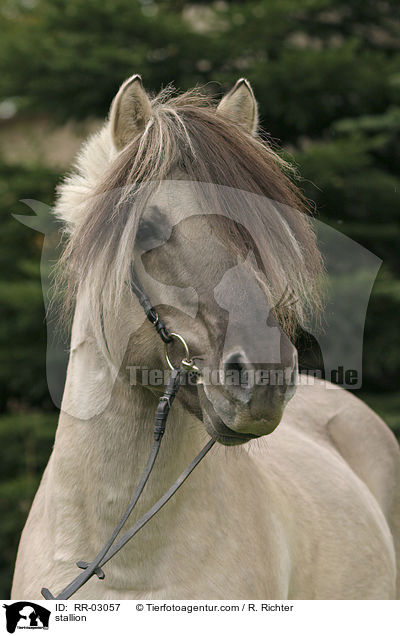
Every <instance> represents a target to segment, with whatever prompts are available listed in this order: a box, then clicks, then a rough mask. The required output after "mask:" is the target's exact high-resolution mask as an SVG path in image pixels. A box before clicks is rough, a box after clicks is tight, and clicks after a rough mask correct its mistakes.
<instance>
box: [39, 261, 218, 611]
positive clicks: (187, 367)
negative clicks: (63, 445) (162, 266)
mask: <svg viewBox="0 0 400 636" xmlns="http://www.w3.org/2000/svg"><path fill="white" fill-rule="evenodd" d="M131 274H132V276H131V289H132V291H133V292H134V294H135V295H136V296H137V298H138V300H139V303H140V304H141V306H142V307H143V310H144V312H145V314H146V316H147V318H148V320H149V321H150V322H151V324H152V325H153V326H154V328H155V329H156V331H157V333H158V334H159V336H160V338H161V339H162V341H163V342H164V353H165V360H166V362H167V364H168V367H169V368H170V369H171V375H170V378H169V381H168V384H167V387H166V389H165V391H164V393H163V395H162V396H161V397H160V399H159V402H158V406H157V410H156V413H155V418H154V428H153V436H154V442H153V446H152V449H151V451H150V454H149V457H148V459H147V462H146V466H145V468H144V470H143V473H142V476H141V478H140V480H139V483H138V485H137V487H136V490H135V492H134V494H133V495H132V498H131V500H130V502H129V504H128V507H127V508H126V510H125V512H124V514H123V515H122V517H121V519H120V521H119V522H118V524H117V525H116V527H115V528H114V530H113V532H112V534H111V536H110V538H109V539H108V541H107V542H106V543H105V545H104V546H103V548H102V549H101V550H100V552H98V554H97V555H96V556H95V557H94V559H93V561H91V562H87V561H78V562H77V564H76V565H77V566H78V568H80V569H82V570H83V572H81V573H80V574H78V576H76V577H75V578H74V580H73V581H71V583H69V584H68V585H67V586H66V587H65V588H64V589H63V590H62V591H61V592H60V593H59V594H58V596H54V595H53V594H52V593H51V592H50V590H48V589H47V588H46V587H43V588H42V590H41V593H42V596H43V597H44V598H45V599H48V600H50V599H56V600H58V599H60V600H66V599H69V598H70V597H71V596H72V595H73V594H75V592H77V591H78V590H79V589H80V588H81V587H82V586H83V585H85V583H87V581H89V579H91V578H92V576H94V575H96V576H97V577H98V578H99V579H104V577H105V574H104V572H103V570H102V567H103V565H105V564H106V563H107V562H108V561H110V559H112V558H113V556H115V555H116V554H117V552H119V551H120V550H121V549H122V548H123V547H124V546H125V545H126V544H127V543H128V541H130V540H131V539H132V538H133V537H134V536H135V535H136V534H137V533H138V532H139V530H141V529H142V528H143V526H145V525H146V523H148V522H149V521H150V519H152V518H153V517H154V515H156V514H157V512H159V510H161V508H163V506H165V504H166V503H167V502H168V501H169V500H170V499H171V497H173V495H174V494H175V493H176V491H177V490H178V489H179V488H180V487H181V486H182V484H183V483H184V482H185V481H186V479H187V478H188V477H189V475H190V474H191V473H192V472H193V470H194V469H195V468H196V466H197V465H198V464H199V463H200V462H201V460H202V459H203V458H204V457H205V456H206V455H207V453H208V451H209V450H210V449H211V448H212V447H213V446H214V444H215V440H212V439H211V440H210V441H209V442H207V444H206V445H205V446H204V447H203V448H202V450H201V451H200V453H199V454H198V455H197V456H196V457H195V458H194V459H193V460H192V461H191V463H190V464H189V465H188V466H187V468H186V469H185V470H184V471H183V472H182V473H181V474H180V475H179V477H178V479H177V480H176V481H175V482H174V483H173V484H172V486H171V487H170V488H169V489H168V490H167V491H166V492H165V493H164V494H163V495H162V497H160V499H159V500H158V501H157V502H156V503H155V504H154V505H153V506H152V507H151V508H150V509H149V510H148V511H147V512H146V513H145V514H144V515H143V516H142V517H141V518H140V519H138V521H136V523H135V524H134V525H133V526H132V528H131V529H130V530H128V531H127V532H125V534H123V535H122V537H120V538H119V540H118V541H117V542H116V543H115V541H116V539H117V536H118V535H119V533H120V532H121V530H122V527H123V526H124V525H125V523H126V521H127V519H128V517H129V516H130V514H131V512H132V510H133V509H134V507H135V506H136V504H137V502H138V501H139V499H140V496H141V494H142V492H143V490H144V487H145V486H146V484H147V481H148V479H149V477H150V474H151V471H152V470H153V466H154V464H155V461H156V459H157V455H158V452H159V450H160V446H161V442H162V439H163V436H164V433H165V427H166V423H167V419H168V415H169V412H170V409H171V406H172V403H173V401H174V399H175V397H176V394H177V392H178V390H179V387H180V384H181V382H180V379H181V376H182V375H184V374H185V373H188V372H189V371H195V372H198V371H199V369H198V367H197V366H196V365H195V364H194V362H193V360H192V359H191V358H190V352H189V347H188V346H187V344H186V341H185V339H184V338H183V337H182V336H180V335H179V334H177V333H174V332H170V331H169V330H168V329H167V327H166V326H165V324H164V322H163V321H162V320H161V319H160V317H159V315H158V313H157V311H156V310H155V308H154V307H153V305H152V304H151V301H150V298H149V297H148V296H147V294H146V292H145V291H144V289H143V287H142V286H141V284H140V282H139V280H138V278H137V276H136V274H135V272H134V271H133V270H132V272H131ZM173 340H178V341H179V342H180V343H181V344H182V345H183V347H184V350H185V357H184V358H183V359H182V361H181V367H180V368H175V367H174V365H173V364H172V362H171V360H170V358H169V356H168V344H169V343H171V342H172V341H173ZM114 544H115V545H114Z"/></svg>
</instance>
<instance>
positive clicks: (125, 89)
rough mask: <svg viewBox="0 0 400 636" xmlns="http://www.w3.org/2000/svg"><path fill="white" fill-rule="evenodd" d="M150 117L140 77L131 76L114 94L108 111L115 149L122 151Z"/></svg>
mask: <svg viewBox="0 0 400 636" xmlns="http://www.w3.org/2000/svg"><path fill="white" fill-rule="evenodd" d="M150 117H151V104H150V100H149V98H148V96H147V93H146V91H145V90H144V88H143V83H142V78H141V77H140V75H132V77H130V78H129V79H127V80H126V82H124V83H123V84H122V86H121V88H120V89H119V91H118V93H117V94H116V96H115V98H114V100H113V103H112V104H111V109H110V123H111V132H112V137H113V141H114V144H115V147H116V148H117V150H122V148H124V147H125V146H126V145H127V144H128V143H129V142H130V141H132V139H133V138H134V137H136V135H138V134H140V133H141V132H142V131H143V130H144V128H145V126H146V124H147V122H148V120H149V119H150Z"/></svg>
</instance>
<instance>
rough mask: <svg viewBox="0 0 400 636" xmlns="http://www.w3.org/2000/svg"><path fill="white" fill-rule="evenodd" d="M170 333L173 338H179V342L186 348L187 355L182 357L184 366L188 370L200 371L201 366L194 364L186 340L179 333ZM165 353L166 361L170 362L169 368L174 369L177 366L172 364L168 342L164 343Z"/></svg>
mask: <svg viewBox="0 0 400 636" xmlns="http://www.w3.org/2000/svg"><path fill="white" fill-rule="evenodd" d="M169 335H170V337H171V338H175V339H176V340H179V342H180V343H181V344H182V345H183V347H184V349H185V357H184V358H182V362H181V364H182V366H183V367H184V368H185V369H186V370H188V371H199V368H198V367H197V366H196V365H195V364H194V362H193V360H192V359H191V358H190V351H189V347H188V346H187V342H186V340H185V339H184V338H183V337H182V336H181V335H180V334H179V333H170V334H169ZM164 355H165V361H166V363H167V364H168V366H169V368H170V369H171V371H174V369H175V368H176V367H174V365H173V364H172V362H171V360H170V358H169V355H168V343H167V342H165V343H164Z"/></svg>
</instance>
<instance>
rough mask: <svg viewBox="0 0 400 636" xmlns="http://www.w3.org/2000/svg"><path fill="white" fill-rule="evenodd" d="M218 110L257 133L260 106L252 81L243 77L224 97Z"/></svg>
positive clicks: (251, 131) (248, 130)
mask: <svg viewBox="0 0 400 636" xmlns="http://www.w3.org/2000/svg"><path fill="white" fill-rule="evenodd" d="M217 111H218V112H219V113H220V114H221V115H223V116H226V117H228V118H229V119H231V120H233V121H234V122H235V123H236V124H239V125H240V126H243V127H244V128H245V130H246V131H247V132H249V133H250V134H252V135H254V134H255V132H256V130H257V125H258V106H257V102H256V99H255V97H254V93H253V89H252V88H251V86H250V82H248V81H247V80H246V79H244V78H243V77H242V78H241V79H240V80H238V81H237V82H236V84H235V86H234V87H233V88H232V90H230V91H229V93H227V95H225V97H223V98H222V100H221V101H220V103H219V105H218V108H217Z"/></svg>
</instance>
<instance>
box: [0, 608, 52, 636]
mask: <svg viewBox="0 0 400 636" xmlns="http://www.w3.org/2000/svg"><path fill="white" fill-rule="evenodd" d="M3 607H4V608H5V610H6V621H7V631H8V633H9V634H14V632H15V630H16V629H17V628H18V629H48V628H49V619H50V614H51V612H50V611H49V610H48V609H46V608H45V607H42V606H41V605H37V604H36V603H32V602H30V601H29V602H27V601H18V602H17V603H11V604H10V605H3Z"/></svg>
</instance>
